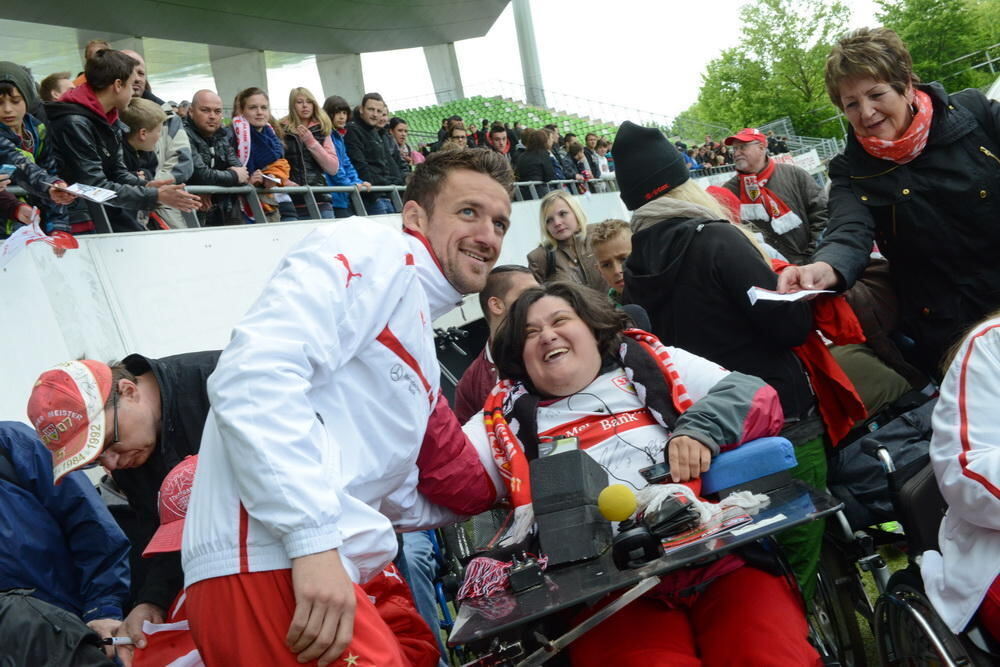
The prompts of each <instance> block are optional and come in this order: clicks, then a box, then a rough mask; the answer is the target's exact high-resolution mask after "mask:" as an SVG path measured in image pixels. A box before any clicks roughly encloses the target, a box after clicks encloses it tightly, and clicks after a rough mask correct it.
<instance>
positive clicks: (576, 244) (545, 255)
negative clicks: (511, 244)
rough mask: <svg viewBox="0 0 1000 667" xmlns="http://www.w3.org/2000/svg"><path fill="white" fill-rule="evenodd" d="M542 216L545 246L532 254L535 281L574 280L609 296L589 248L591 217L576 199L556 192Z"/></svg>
mask: <svg viewBox="0 0 1000 667" xmlns="http://www.w3.org/2000/svg"><path fill="white" fill-rule="evenodd" d="M539 212H540V215H539V223H540V225H541V236H542V242H541V244H540V245H539V246H538V247H537V248H535V249H534V250H532V251H531V252H529V253H528V268H530V269H531V272H532V273H533V274H535V279H536V280H538V282H540V283H544V282H549V281H552V280H570V281H572V282H575V283H578V284H581V285H586V286H587V287H591V288H593V289H596V290H597V291H599V292H601V293H606V292H607V291H608V285H607V283H605V282H604V278H603V277H601V272H600V271H599V270H598V268H597V262H596V261H595V260H594V253H593V251H592V250H591V249H590V247H589V246H588V245H587V214H586V213H584V212H583V209H582V208H580V205H579V204H578V203H577V201H576V198H575V197H573V196H572V195H570V194H569V193H567V192H565V191H564V190H553V191H552V192H550V193H548V194H547V195H545V197H544V198H542V205H541V207H540V209H539Z"/></svg>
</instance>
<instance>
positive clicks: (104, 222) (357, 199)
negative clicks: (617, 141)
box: [7, 177, 618, 234]
mask: <svg viewBox="0 0 1000 667" xmlns="http://www.w3.org/2000/svg"><path fill="white" fill-rule="evenodd" d="M598 183H604V184H607V187H608V188H609V189H610V191H612V192H617V191H618V182H617V181H616V180H615V179H614V177H604V178H595V179H591V180H589V181H577V180H570V179H566V180H554V181H518V182H516V183H514V192H513V197H514V201H527V200H526V199H525V197H524V193H523V191H522V190H521V188H522V186H523V187H525V188H527V189H528V191H529V192H530V194H531V197H530V199H538V198H539V193H538V186H540V185H546V186H549V187H553V186H554V187H556V188H560V187H562V186H573V187H570V188H568V191H569V192H570V193H571V194H579V193H578V191H577V186H584V187H586V188H587V189H588V191H589V192H598V191H599V189H598V188H597V184H598ZM185 190H186V191H187V192H190V193H191V194H195V195H238V196H242V197H244V198H245V199H246V201H247V205H248V206H249V207H250V211H251V212H252V213H253V217H254V220H256V221H257V222H267V217H266V216H265V214H264V207H263V205H262V202H261V199H260V195H262V194H278V193H284V194H289V195H303V199H304V200H305V205H306V210H308V211H309V215H310V216H311V218H310V219H313V220H321V219H322V218H323V215H322V212H321V211H320V208H319V202H318V201H317V200H316V195H317V194H328V193H331V192H345V193H347V194H348V195H349V197H350V199H351V204H352V205H353V207H354V211H355V214H356V215H361V216H364V215H368V209H367V208H366V207H365V202H364V197H363V196H362V194H363V193H364V194H367V193H369V192H372V193H380V192H382V193H387V194H388V196H389V199H391V200H392V204H393V206H394V207H395V209H396V211H397V212H400V211H402V210H403V196H402V195H403V191H404V190H406V186H403V185H373V186H371V189H370V190H369V189H365V190H364V191H363V193H362V190H360V189H359V188H358V187H356V186H353V185H337V186H333V185H326V186H316V187H312V186H308V185H299V186H292V187H274V188H266V189H265V188H256V187H254V186H252V185H238V186H232V187H222V186H217V185H189V186H187V187H186V188H185ZM7 191H8V192H10V193H11V194H13V195H15V196H19V197H20V196H23V195H26V194H27V193H26V192H25V191H24V190H23V189H22V188H19V187H9V188H7ZM85 203H86V204H87V209H88V211H89V212H90V215H91V220H92V221H93V223H94V227H95V229H96V231H97V233H98V234H110V233H111V232H112V229H111V222H110V220H109V219H108V213H107V211H106V210H105V206H106V205H107V204H97V203H94V202H91V201H86V202H85ZM181 215H182V216H183V217H184V221H185V222H186V223H187V226H188V227H189V228H198V227H201V226H202V225H201V221H200V220H199V219H198V214H197V212H195V211H189V212H181Z"/></svg>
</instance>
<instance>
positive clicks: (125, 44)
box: [111, 37, 146, 59]
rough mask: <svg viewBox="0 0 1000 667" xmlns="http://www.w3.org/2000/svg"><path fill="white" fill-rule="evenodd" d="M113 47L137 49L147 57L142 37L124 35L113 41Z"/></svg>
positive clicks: (127, 49) (128, 49)
mask: <svg viewBox="0 0 1000 667" xmlns="http://www.w3.org/2000/svg"><path fill="white" fill-rule="evenodd" d="M111 48H112V49H115V50H116V51H135V52H136V53H138V54H139V55H140V56H142V57H143V59H145V58H146V51H145V50H144V45H143V40H142V37H123V38H122V39H116V40H114V41H113V42H111Z"/></svg>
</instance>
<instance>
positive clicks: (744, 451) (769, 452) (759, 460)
mask: <svg viewBox="0 0 1000 667" xmlns="http://www.w3.org/2000/svg"><path fill="white" fill-rule="evenodd" d="M797 463H798V462H797V461H796V459H795V447H794V446H793V445H792V443H791V442H789V441H788V440H787V439H786V438H779V437H770V438H757V439H756V440H750V441H749V442H745V443H743V444H742V445H741V446H739V447H737V448H736V449H731V450H729V451H727V452H723V453H721V454H719V455H718V456H716V457H715V459H713V460H712V467H711V468H709V470H708V472H706V473H705V474H704V475H702V476H701V493H702V495H708V494H713V493H718V492H719V491H722V490H723V489H729V488H732V487H734V486H739V485H741V484H745V483H747V482H750V481H752V480H755V479H759V478H762V477H766V476H768V475H773V474H775V473H778V472H781V471H783V470H788V469H790V468H794V467H795V466H796V464H797Z"/></svg>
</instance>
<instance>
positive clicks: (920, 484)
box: [870, 447, 1000, 667]
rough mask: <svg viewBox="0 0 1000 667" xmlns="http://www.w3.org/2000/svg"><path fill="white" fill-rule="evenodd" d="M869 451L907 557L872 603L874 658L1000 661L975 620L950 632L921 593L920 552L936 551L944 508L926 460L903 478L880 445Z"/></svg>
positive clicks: (888, 661)
mask: <svg viewBox="0 0 1000 667" xmlns="http://www.w3.org/2000/svg"><path fill="white" fill-rule="evenodd" d="M870 453H871V454H874V455H875V456H877V457H878V458H879V460H880V461H881V462H882V465H883V467H884V469H885V471H886V476H887V478H888V481H889V491H890V494H891V495H892V498H893V504H894V506H895V508H896V511H897V513H898V516H899V522H900V523H901V524H902V525H903V529H904V531H905V534H906V542H907V547H908V552H907V553H908V561H909V563H908V565H907V566H906V568H904V569H902V570H900V571H898V572H895V573H893V574H892V576H891V577H889V580H888V582H887V583H886V586H885V588H884V589H882V591H881V595H880V596H879V598H878V599H877V600H876V601H875V606H874V613H873V624H872V629H873V633H874V635H875V640H876V646H877V648H878V654H879V660H880V661H881V663H882V664H883V665H892V666H895V665H927V664H931V665H934V664H939V665H947V666H951V665H973V666H975V667H979V666H986V665H997V664H1000V642H997V641H996V640H995V639H994V638H992V637H990V636H989V635H988V634H986V633H985V632H984V631H983V630H982V629H981V628H979V627H978V626H977V625H976V622H975V621H973V622H972V623H971V624H970V626H969V627H967V628H966V629H965V631H964V632H962V633H961V634H960V635H957V636H956V635H955V634H954V633H952V632H951V630H950V629H948V627H947V626H946V625H945V624H944V622H943V621H942V620H941V619H940V617H939V616H938V614H937V612H935V611H934V607H933V606H932V605H931V603H930V601H929V600H928V599H927V597H926V595H925V594H924V590H923V583H922V581H921V579H920V566H919V562H920V557H921V555H922V554H923V553H924V552H925V551H928V550H930V549H937V547H938V542H937V537H938V528H939V526H940V523H941V519H942V518H943V517H944V513H945V510H946V509H947V504H946V503H945V500H944V498H942V497H941V492H940V490H939V489H938V485H937V480H936V479H935V478H934V471H933V469H932V468H931V466H930V464H929V463H928V464H926V465H925V466H923V467H922V468H921V469H920V470H919V471H918V472H917V473H916V474H914V475H912V476H909V477H908V478H905V477H904V476H902V475H900V472H901V471H900V470H897V469H896V466H895V465H894V463H893V460H892V457H891V455H890V454H889V453H888V451H887V450H886V449H885V448H883V447H879V448H877V449H875V450H874V451H872V452H870Z"/></svg>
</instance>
